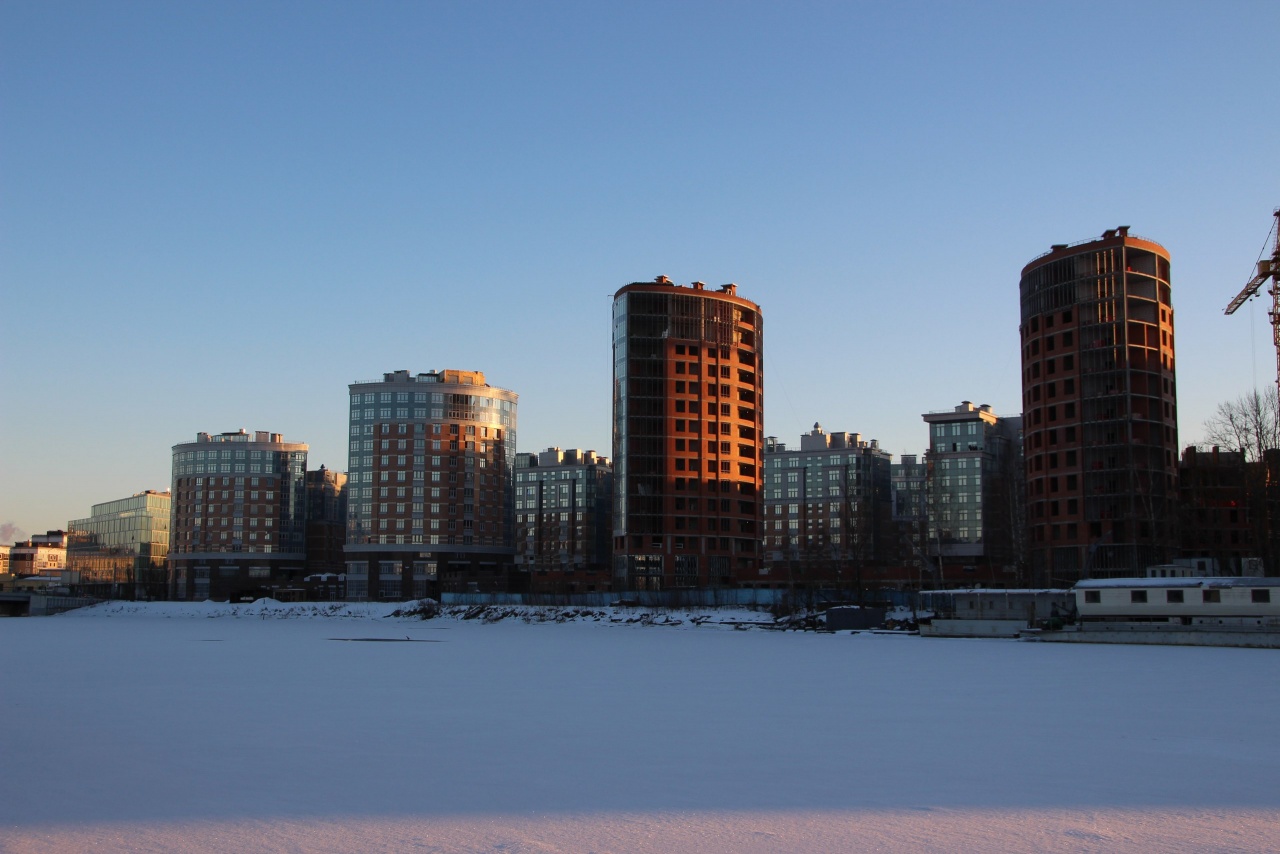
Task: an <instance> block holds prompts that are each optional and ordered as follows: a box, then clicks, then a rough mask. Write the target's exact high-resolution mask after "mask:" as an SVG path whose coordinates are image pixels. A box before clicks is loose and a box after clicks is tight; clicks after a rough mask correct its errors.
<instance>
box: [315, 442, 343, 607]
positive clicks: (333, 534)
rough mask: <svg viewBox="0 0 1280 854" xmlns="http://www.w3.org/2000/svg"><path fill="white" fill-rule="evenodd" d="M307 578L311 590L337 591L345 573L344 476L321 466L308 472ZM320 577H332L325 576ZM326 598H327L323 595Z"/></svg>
mask: <svg viewBox="0 0 1280 854" xmlns="http://www.w3.org/2000/svg"><path fill="white" fill-rule="evenodd" d="M306 483H307V577H308V579H310V580H311V584H312V585H314V587H313V589H323V590H324V591H325V592H328V591H332V590H336V588H337V585H336V583H333V584H330V583H328V582H336V580H337V577H338V576H340V575H343V574H345V573H346V570H347V567H346V558H345V556H344V553H343V547H344V546H345V545H346V542H347V476H346V474H344V473H343V472H340V471H331V470H329V469H327V468H325V467H324V466H320V468H318V469H316V470H314V471H309V472H307V477H306ZM323 576H332V578H324V577H323ZM325 598H327V597H325Z"/></svg>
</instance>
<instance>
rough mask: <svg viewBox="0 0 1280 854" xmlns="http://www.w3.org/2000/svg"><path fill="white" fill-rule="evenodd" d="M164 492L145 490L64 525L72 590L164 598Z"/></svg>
mask: <svg viewBox="0 0 1280 854" xmlns="http://www.w3.org/2000/svg"><path fill="white" fill-rule="evenodd" d="M170 498H171V496H170V494H169V493H168V492H154V491H152V490H147V491H146V492H139V493H137V494H136V495H132V496H130V497H128V498H119V499H116V500H115V501H106V502H103V503H102V504H95V505H93V507H92V509H91V510H90V515H89V517H88V518H87V519H74V520H72V521H70V522H68V523H67V569H69V570H71V571H72V572H73V573H74V575H73V579H75V580H74V582H73V583H75V584H76V585H78V589H79V590H80V591H81V592H83V593H86V594H88V595H90V596H98V597H101V598H104V599H107V598H111V599H116V598H124V599H166V598H168V596H169V570H168V557H169V524H170V516H171V514H172V509H173V508H172V501H171V500H170Z"/></svg>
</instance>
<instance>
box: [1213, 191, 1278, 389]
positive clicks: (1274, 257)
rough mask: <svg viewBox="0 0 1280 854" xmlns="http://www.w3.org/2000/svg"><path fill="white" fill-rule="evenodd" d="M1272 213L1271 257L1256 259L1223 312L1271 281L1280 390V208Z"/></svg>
mask: <svg viewBox="0 0 1280 854" xmlns="http://www.w3.org/2000/svg"><path fill="white" fill-rule="evenodd" d="M1273 214H1274V216H1275V223H1274V224H1272V226H1271V230H1272V231H1273V232H1274V233H1275V236H1276V242H1275V248H1274V249H1273V250H1272V251H1271V258H1270V259H1266V258H1263V259H1260V260H1259V261H1258V273H1257V275H1255V276H1254V277H1253V278H1252V279H1250V280H1249V284H1247V285H1245V286H1244V290H1242V291H1240V293H1238V294H1236V298H1235V299H1233V300H1232V301H1231V302H1230V304H1228V305H1227V307H1226V309H1225V310H1224V311H1223V314H1235V313H1236V309H1238V308H1239V307H1240V306H1242V305H1244V304H1245V302H1246V301H1247V300H1248V299H1249V298H1250V297H1253V296H1256V295H1257V293H1258V291H1259V290H1261V288H1262V285H1263V283H1265V282H1267V281H1268V280H1270V281H1271V286H1270V287H1269V288H1267V293H1269V294H1271V311H1269V312H1267V314H1268V315H1269V316H1270V317H1271V339H1272V342H1273V343H1274V344H1275V348H1276V388H1277V389H1278V390H1280V208H1276V209H1275V211H1274V212H1273Z"/></svg>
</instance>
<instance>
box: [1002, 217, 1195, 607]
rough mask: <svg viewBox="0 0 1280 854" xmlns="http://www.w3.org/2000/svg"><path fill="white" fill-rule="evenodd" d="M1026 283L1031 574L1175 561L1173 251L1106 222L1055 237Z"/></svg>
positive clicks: (1048, 579) (1135, 569)
mask: <svg viewBox="0 0 1280 854" xmlns="http://www.w3.org/2000/svg"><path fill="white" fill-rule="evenodd" d="M1019 290H1020V294H1021V301H1022V322H1021V327H1020V331H1021V343H1022V405H1023V416H1024V422H1023V429H1024V449H1025V461H1026V472H1027V500H1028V509H1029V511H1030V512H1029V526H1030V543H1029V551H1030V557H1031V568H1032V573H1033V579H1034V581H1035V583H1037V584H1044V585H1069V584H1071V583H1073V582H1074V581H1076V580H1077V579H1080V578H1089V577H1108V576H1126V575H1134V574H1141V573H1142V572H1143V571H1144V570H1145V567H1147V566H1150V565H1154V564H1160V563H1165V562H1167V561H1168V560H1169V559H1170V558H1171V557H1172V554H1173V546H1174V544H1175V535H1174V529H1175V524H1174V522H1175V517H1176V513H1177V510H1176V508H1177V487H1176V477H1177V466H1178V421H1177V417H1178V411H1177V391H1176V385H1175V373H1174V365H1175V361H1174V343H1173V304H1172V301H1171V292H1170V286H1169V253H1168V251H1167V250H1166V249H1165V248H1164V247H1163V246H1161V245H1160V244H1158V243H1156V242H1154V241H1152V240H1147V239H1145V238H1141V237H1136V236H1133V235H1130V234H1129V229H1128V227H1127V226H1125V227H1121V228H1118V229H1110V230H1108V231H1105V232H1103V234H1102V237H1100V238H1098V239H1096V240H1088V241H1084V242H1082V243H1077V244H1073V245H1063V244H1058V245H1055V246H1053V247H1052V249H1051V250H1050V251H1049V252H1047V253H1046V254H1044V255H1041V256H1040V257H1038V258H1036V259H1035V260H1033V261H1032V262H1031V263H1029V264H1027V265H1026V266H1025V267H1024V268H1023V269H1022V281H1021V284H1020V286H1019Z"/></svg>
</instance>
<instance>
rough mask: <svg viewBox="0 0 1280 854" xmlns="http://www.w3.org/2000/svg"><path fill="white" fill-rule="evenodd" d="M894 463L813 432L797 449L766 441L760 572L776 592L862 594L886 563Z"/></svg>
mask: <svg viewBox="0 0 1280 854" xmlns="http://www.w3.org/2000/svg"><path fill="white" fill-rule="evenodd" d="M891 461H892V455H891V454H890V453H889V452H888V451H884V450H881V449H880V443H879V442H877V441H876V440H875V439H871V440H866V439H863V438H862V436H861V434H859V433H827V432H826V431H824V430H823V429H822V427H821V426H820V425H818V424H814V425H813V430H812V432H809V433H806V434H804V435H803V436H801V437H800V447H799V449H788V448H787V446H786V445H784V444H782V443H779V442H776V441H773V440H772V439H767V440H766V444H765V456H764V467H765V482H764V549H765V553H764V568H765V572H766V575H767V576H768V580H769V581H770V582H772V584H773V586H775V587H788V586H805V587H836V588H845V589H849V588H853V587H860V586H861V585H862V584H863V583H864V582H865V581H869V580H870V579H871V575H870V574H869V570H870V569H871V568H872V567H873V566H874V567H879V566H882V565H884V564H885V563H886V560H887V557H888V555H889V553H890V547H891V546H892V542H893V536H892V533H891V531H892V529H891V526H890V522H891V519H892V512H891V511H892V508H891V506H890V500H889V499H890V480H889V473H890V463H891Z"/></svg>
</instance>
